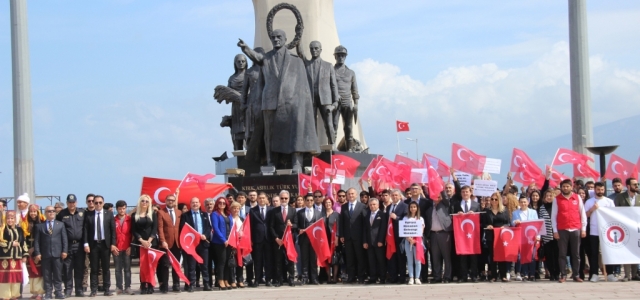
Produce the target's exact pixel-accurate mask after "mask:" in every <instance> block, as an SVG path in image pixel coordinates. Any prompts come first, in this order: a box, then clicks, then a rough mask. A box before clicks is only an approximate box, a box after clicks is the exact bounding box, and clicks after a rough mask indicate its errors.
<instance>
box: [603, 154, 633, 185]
mask: <svg viewBox="0 0 640 300" xmlns="http://www.w3.org/2000/svg"><path fill="white" fill-rule="evenodd" d="M637 176H638V167H637V166H636V165H635V164H634V163H632V162H630V161H628V160H626V159H624V158H622V157H620V156H617V155H615V154H611V157H609V166H608V167H607V171H605V173H604V177H605V178H607V179H610V180H613V179H614V178H616V177H618V178H622V179H623V180H625V179H626V178H629V177H633V178H636V177H637Z"/></svg>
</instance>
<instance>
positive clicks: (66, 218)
mask: <svg viewBox="0 0 640 300" xmlns="http://www.w3.org/2000/svg"><path fill="white" fill-rule="evenodd" d="M77 201H78V199H77V198H76V195H74V194H69V195H68V196H67V208H65V209H63V210H61V211H60V213H58V215H57V216H56V220H58V221H60V222H62V223H63V224H64V227H65V228H66V230H67V240H68V245H69V246H68V249H69V252H68V253H67V258H65V259H64V261H63V262H62V281H63V282H64V294H65V297H71V292H72V290H73V283H74V281H75V287H76V288H75V291H76V297H84V293H83V286H82V277H83V275H84V260H85V253H84V250H83V249H82V247H81V246H80V245H82V223H83V221H84V211H82V210H79V209H78V208H77V207H76V202H77Z"/></svg>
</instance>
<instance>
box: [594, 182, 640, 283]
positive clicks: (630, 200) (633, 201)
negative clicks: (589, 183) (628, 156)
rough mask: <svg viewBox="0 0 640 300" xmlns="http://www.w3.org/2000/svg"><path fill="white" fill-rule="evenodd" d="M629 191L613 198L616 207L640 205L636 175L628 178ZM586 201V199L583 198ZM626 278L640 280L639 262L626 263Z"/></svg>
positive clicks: (627, 279) (624, 279)
mask: <svg viewBox="0 0 640 300" xmlns="http://www.w3.org/2000/svg"><path fill="white" fill-rule="evenodd" d="M625 184H626V185H627V191H626V192H622V193H620V194H619V195H618V196H616V198H615V199H612V200H613V201H614V203H615V205H616V207H640V197H638V192H639V191H640V189H638V180H637V179H636V178H634V177H629V178H627V179H626V181H625ZM582 201H584V199H582ZM623 268H624V274H625V275H624V276H625V277H624V278H623V279H622V281H630V280H640V277H638V265H637V264H625V265H623Z"/></svg>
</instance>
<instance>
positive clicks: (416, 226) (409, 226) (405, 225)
mask: <svg viewBox="0 0 640 300" xmlns="http://www.w3.org/2000/svg"><path fill="white" fill-rule="evenodd" d="M398 225H399V226H398V235H399V236H400V237H419V236H422V225H423V224H422V220H416V219H410V220H400V221H399V222H398Z"/></svg>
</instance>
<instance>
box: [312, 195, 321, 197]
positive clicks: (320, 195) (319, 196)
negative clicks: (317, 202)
mask: <svg viewBox="0 0 640 300" xmlns="http://www.w3.org/2000/svg"><path fill="white" fill-rule="evenodd" d="M313 198H322V195H320V196H313Z"/></svg>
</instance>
